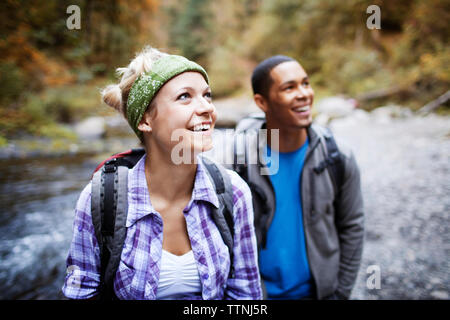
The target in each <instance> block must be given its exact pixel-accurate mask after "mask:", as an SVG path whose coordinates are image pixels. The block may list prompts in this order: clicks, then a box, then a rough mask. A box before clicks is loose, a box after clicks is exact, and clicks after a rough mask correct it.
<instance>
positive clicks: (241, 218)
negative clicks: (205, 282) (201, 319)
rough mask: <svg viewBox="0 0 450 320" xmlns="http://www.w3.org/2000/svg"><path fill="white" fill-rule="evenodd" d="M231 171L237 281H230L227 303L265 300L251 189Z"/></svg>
mask: <svg viewBox="0 0 450 320" xmlns="http://www.w3.org/2000/svg"><path fill="white" fill-rule="evenodd" d="M227 171H228V172H229V173H230V176H231V183H232V185H233V201H234V210H233V211H234V212H233V216H234V228H235V237H234V269H235V277H234V278H229V279H228V280H227V286H226V288H227V289H226V291H225V299H241V300H261V299H262V290H261V283H260V275H259V268H258V257H257V246H256V236H255V229H254V225H253V205H252V197H251V192H250V188H249V187H248V185H247V184H246V183H245V182H244V180H243V179H242V178H241V177H239V175H238V174H237V173H236V172H234V171H231V170H227Z"/></svg>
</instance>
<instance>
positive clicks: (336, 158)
mask: <svg viewBox="0 0 450 320" xmlns="http://www.w3.org/2000/svg"><path fill="white" fill-rule="evenodd" d="M325 130H326V131H325V134H324V138H325V145H326V147H327V158H326V159H325V160H323V161H322V162H321V163H320V164H319V165H318V166H317V167H315V168H314V172H316V173H317V174H319V173H321V172H322V171H323V170H325V168H328V170H329V172H330V174H331V179H332V180H333V183H334V187H335V190H336V194H338V193H339V191H340V189H341V186H342V184H343V183H344V172H345V163H344V158H343V156H342V154H341V153H340V152H339V149H338V147H337V144H336V140H335V139H334V137H333V134H332V132H331V130H330V129H329V128H325Z"/></svg>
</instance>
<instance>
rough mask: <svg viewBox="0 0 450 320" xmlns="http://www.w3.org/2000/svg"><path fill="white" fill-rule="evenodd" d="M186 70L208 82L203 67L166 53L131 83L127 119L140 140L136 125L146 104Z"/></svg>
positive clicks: (145, 108) (140, 136)
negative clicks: (150, 68) (193, 72)
mask: <svg viewBox="0 0 450 320" xmlns="http://www.w3.org/2000/svg"><path fill="white" fill-rule="evenodd" d="M186 71H196V72H200V73H201V74H202V75H203V77H204V78H205V80H206V82H207V83H208V84H209V80H208V74H207V73H206V71H205V69H203V68H202V67H201V66H200V65H198V64H197V63H195V62H193V61H190V60H188V59H186V58H185V57H182V56H177V55H167V56H163V57H162V58H160V59H158V60H156V61H155V62H154V63H153V65H152V70H151V71H149V72H147V73H145V74H142V75H140V76H139V77H138V78H137V79H136V81H135V82H134V83H133V86H132V87H131V90H130V94H129V95H128V101H127V120H128V123H129V124H130V126H131V128H132V129H133V130H134V132H135V133H136V135H137V136H138V137H139V139H140V140H143V139H142V137H143V135H142V131H140V130H138V125H139V122H140V121H141V119H142V116H143V115H144V113H145V111H146V110H147V107H148V105H149V104H150V102H151V101H152V99H153V98H154V97H155V96H156V94H157V92H158V90H159V89H161V87H162V86H163V85H164V84H165V83H166V82H167V81H169V80H170V79H172V78H173V77H175V76H177V75H179V74H180V73H183V72H186Z"/></svg>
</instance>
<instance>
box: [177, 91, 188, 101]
mask: <svg viewBox="0 0 450 320" xmlns="http://www.w3.org/2000/svg"><path fill="white" fill-rule="evenodd" d="M189 97H190V96H189V93H187V92H186V93H182V94H180V95H179V96H178V98H177V100H186V99H187V98H189Z"/></svg>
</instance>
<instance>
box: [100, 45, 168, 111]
mask: <svg viewBox="0 0 450 320" xmlns="http://www.w3.org/2000/svg"><path fill="white" fill-rule="evenodd" d="M166 55H167V53H164V52H161V51H159V50H158V49H155V48H152V47H151V46H146V47H145V48H144V49H143V50H142V51H141V52H139V53H138V54H136V57H135V58H134V59H133V60H132V61H131V62H130V64H129V65H128V66H127V67H125V68H117V69H116V74H117V76H118V77H121V79H120V82H119V83H118V84H110V85H108V86H106V87H105V88H104V89H102V90H101V96H102V101H103V102H104V103H106V104H107V105H108V106H110V107H112V108H114V109H116V110H117V111H119V112H120V113H121V114H122V115H123V116H124V117H125V118H126V114H127V100H128V95H129V93H130V89H131V86H132V85H133V83H134V81H135V80H136V79H137V78H138V77H139V76H140V75H141V74H143V73H146V72H149V71H150V70H151V68H152V64H153V63H154V62H155V61H156V60H158V59H159V58H161V57H163V56H166Z"/></svg>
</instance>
